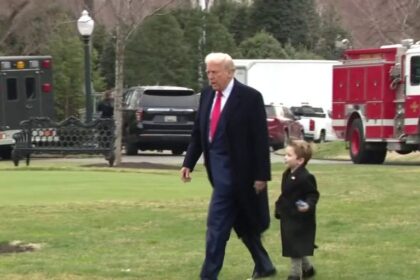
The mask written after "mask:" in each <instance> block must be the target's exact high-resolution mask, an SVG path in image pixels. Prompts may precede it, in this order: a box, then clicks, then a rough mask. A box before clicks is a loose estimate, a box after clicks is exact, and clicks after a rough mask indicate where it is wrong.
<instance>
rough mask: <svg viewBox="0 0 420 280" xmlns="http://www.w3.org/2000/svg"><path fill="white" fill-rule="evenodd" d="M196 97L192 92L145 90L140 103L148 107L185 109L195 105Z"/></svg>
mask: <svg viewBox="0 0 420 280" xmlns="http://www.w3.org/2000/svg"><path fill="white" fill-rule="evenodd" d="M197 100H198V96H197V95H195V92H194V91H192V90H146V91H145V92H144V95H143V97H142V103H145V104H147V106H148V107H150V106H152V107H153V106H156V107H165V106H170V107H185V106H188V105H194V104H196V102H197Z"/></svg>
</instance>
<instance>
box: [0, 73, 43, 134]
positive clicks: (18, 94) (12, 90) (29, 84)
mask: <svg viewBox="0 0 420 280" xmlns="http://www.w3.org/2000/svg"><path fill="white" fill-rule="evenodd" d="M0 79H1V83H0V85H1V89H0V92H2V93H3V94H1V95H0V98H1V102H0V104H1V106H2V108H1V111H2V114H3V120H4V124H5V125H7V126H9V127H10V128H18V127H19V123H20V122H21V121H22V120H26V119H28V118H30V117H35V116H40V113H41V102H40V96H39V95H40V90H39V87H40V81H39V74H37V73H35V72H34V71H8V72H7V73H3V75H2V76H1V77H0Z"/></svg>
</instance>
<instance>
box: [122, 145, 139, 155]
mask: <svg viewBox="0 0 420 280" xmlns="http://www.w3.org/2000/svg"><path fill="white" fill-rule="evenodd" d="M138 152H139V147H137V144H136V143H130V142H128V143H127V144H126V145H125V154H126V155H127V156H136V155H138Z"/></svg>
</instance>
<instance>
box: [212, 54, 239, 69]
mask: <svg viewBox="0 0 420 280" xmlns="http://www.w3.org/2000/svg"><path fill="white" fill-rule="evenodd" d="M204 61H205V63H206V64H208V63H209V62H214V63H222V64H223V65H224V67H225V69H226V70H228V71H231V72H235V64H234V63H233V59H232V57H231V56H230V55H228V54H227V53H220V52H218V53H209V54H208V55H207V56H206V58H205V60H204Z"/></svg>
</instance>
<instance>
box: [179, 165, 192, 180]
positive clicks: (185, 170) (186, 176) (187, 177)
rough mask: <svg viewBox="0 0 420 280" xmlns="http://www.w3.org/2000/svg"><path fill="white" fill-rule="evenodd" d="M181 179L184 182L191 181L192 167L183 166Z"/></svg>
mask: <svg viewBox="0 0 420 280" xmlns="http://www.w3.org/2000/svg"><path fill="white" fill-rule="evenodd" d="M181 180H182V182H184V183H188V182H191V176H190V169H189V168H188V167H182V168H181Z"/></svg>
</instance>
